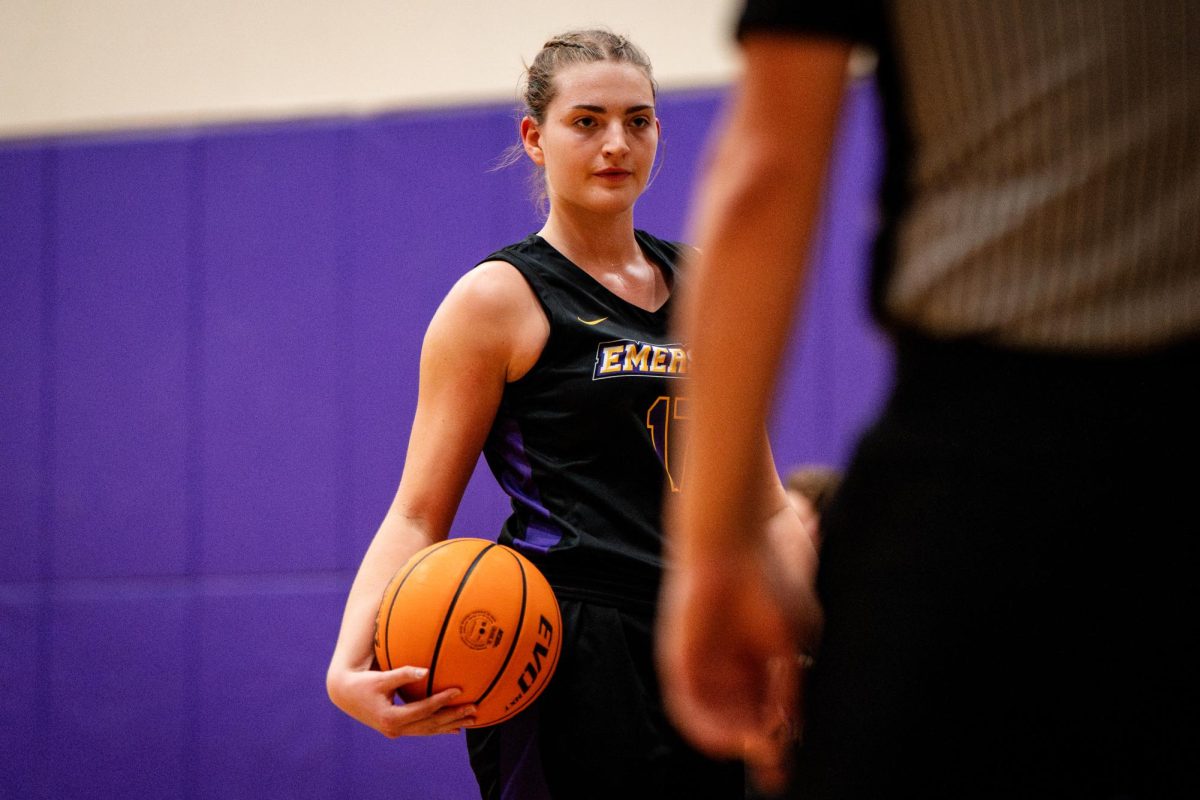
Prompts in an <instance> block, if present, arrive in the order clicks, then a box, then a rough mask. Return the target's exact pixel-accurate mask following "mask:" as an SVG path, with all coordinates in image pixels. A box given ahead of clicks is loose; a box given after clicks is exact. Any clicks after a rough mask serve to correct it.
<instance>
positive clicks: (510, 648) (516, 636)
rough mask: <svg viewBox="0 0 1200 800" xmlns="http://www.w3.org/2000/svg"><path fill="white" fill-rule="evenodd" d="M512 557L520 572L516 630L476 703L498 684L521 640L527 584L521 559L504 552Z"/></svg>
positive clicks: (480, 701)
mask: <svg viewBox="0 0 1200 800" xmlns="http://www.w3.org/2000/svg"><path fill="white" fill-rule="evenodd" d="M505 552H506V553H508V554H509V555H510V556H512V558H513V561H516V562H517V569H519V570H520V571H521V613H520V614H518V615H517V630H516V632H515V633H513V635H512V638H511V639H510V640H509V642H508V652H507V653H506V654H505V655H504V663H503V664H501V665H500V669H498V670H496V674H495V675H494V676H493V677H492V682H491V683H489V684H488V687H487V688H486V689H484V690H483V694H481V695H479V699H478V700H476V701H475V702H476V703H482V702H483V700H484V698H485V697H487V696H488V695H489V694H491V693H492V689H494V688H495V687H496V684H497V683H499V682H500V676H501V675H503V674H504V670H506V669H508V662H509V661H511V660H512V657H513V653H515V652H516V651H517V642H518V641H520V639H521V629H522V628H523V627H524V626H525V605H526V603H527V602H528V601H529V582H528V581H527V580H525V567H524V565H523V564H521V559H519V558H517V556H516V554H515V553H512V552H509V551H507V550H506V551H505Z"/></svg>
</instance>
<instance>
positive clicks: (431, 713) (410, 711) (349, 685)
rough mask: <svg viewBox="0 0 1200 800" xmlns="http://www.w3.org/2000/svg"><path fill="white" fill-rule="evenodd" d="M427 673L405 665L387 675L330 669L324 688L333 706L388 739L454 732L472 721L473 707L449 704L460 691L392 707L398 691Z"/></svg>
mask: <svg viewBox="0 0 1200 800" xmlns="http://www.w3.org/2000/svg"><path fill="white" fill-rule="evenodd" d="M428 674H429V671H428V670H427V669H425V668H423V667H408V666H406V667H399V668H397V669H393V670H389V671H387V672H378V671H376V670H369V669H368V670H350V669H341V670H336V669H333V668H331V669H330V670H329V673H328V675H327V676H326V689H327V690H328V692H329V699H331V700H332V701H333V702H334V705H336V706H337V707H338V708H340V709H342V711H345V712H346V713H347V714H349V715H350V716H352V717H354V718H355V719H356V720H358V721H359V722H361V723H363V724H364V725H367V726H369V727H371V728H374V729H375V730H377V731H379V732H380V733H382V734H383V735H384V736H387V737H388V738H389V739H394V738H396V737H398V736H431V735H434V734H439V733H457V732H458V731H459V730H461V729H462V727H463V726H464V725H469V724H470V723H472V722H474V717H473V716H472V715H473V714H474V713H475V707H474V706H471V705H450V703H451V702H452V701H453V700H454V699H455V698H456V697H458V696H459V695H460V694H461V693H462V692H461V690H460V689H453V688H452V689H446V690H444V691H441V692H438V693H437V694H434V695H430V696H429V697H426V698H425V699H424V700H417V701H414V702H411V703H405V704H403V705H396V704H395V702H394V700H393V698H394V697H395V695H396V690H397V689H399V688H400V687H401V686H405V685H407V684H410V683H416V682H418V681H422V680H424V679H425V677H426V676H427V675H428Z"/></svg>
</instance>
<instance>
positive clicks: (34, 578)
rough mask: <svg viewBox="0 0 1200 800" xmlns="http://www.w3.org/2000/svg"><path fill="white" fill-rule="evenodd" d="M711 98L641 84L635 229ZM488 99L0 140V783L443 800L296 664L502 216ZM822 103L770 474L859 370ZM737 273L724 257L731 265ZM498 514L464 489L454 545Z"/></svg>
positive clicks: (36, 791)
mask: <svg viewBox="0 0 1200 800" xmlns="http://www.w3.org/2000/svg"><path fill="white" fill-rule="evenodd" d="M721 96H722V93H721V92H720V91H718V90H705V91H693V92H669V93H666V94H665V95H664V96H663V97H662V98H661V109H660V112H661V116H662V118H663V126H664V141H663V155H664V158H665V163H664V166H663V168H662V171H661V173H660V174H659V175H658V177H657V178H656V180H655V182H654V184H653V187H652V188H651V189H650V190H649V192H648V193H647V195H646V196H645V197H644V198H643V200H642V201H641V203H640V205H639V209H638V224H639V226H640V227H643V228H646V229H648V230H652V231H654V232H656V233H658V234H659V235H663V236H667V237H673V238H680V237H682V236H683V235H684V233H685V221H686V215H687V208H688V206H689V202H690V198H691V194H692V187H693V185H694V181H695V177H696V173H697V165H698V163H699V162H700V160H701V155H702V151H703V149H704V146H705V142H706V141H707V137H708V135H709V130H710V126H711V123H712V121H713V119H714V117H715V115H716V112H717V110H718V107H719V104H720V101H721ZM515 135H516V126H515V118H514V115H513V112H512V111H511V110H510V109H508V108H505V107H500V106H488V107H470V108H459V109H447V110H441V111H427V112H413V113H400V114H390V115H384V116H377V117H369V118H342V119H330V120H317V121H298V122H291V123H275V124H262V125H242V126H231V127H220V128H200V129H188V130H182V131H167V132H163V131H157V132H131V133H128V134H123V135H105V136H85V137H70V138H55V139H45V140H36V141H22V142H8V143H0V302H2V308H0V312H2V313H0V439H2V442H3V447H2V449H0V470H2V473H3V480H2V481H0V512H2V513H0V642H2V646H0V675H2V676H3V681H0V709H2V713H0V797H12V798H26V797H29V798H56V800H61V799H63V798H84V797H88V798H90V797H111V798H141V797H147V798H149V797H153V798H168V797H175V798H209V797H221V798H234V799H236V798H248V799H249V798H254V799H255V800H257V799H258V798H262V797H268V796H270V797H275V796H279V797H290V798H333V797H345V798H354V800H368V799H369V798H389V800H390V799H392V798H422V799H423V800H438V799H439V798H445V799H446V800H451V799H453V800H458V799H459V798H465V797H472V796H474V792H475V787H474V781H473V779H472V777H471V775H470V773H469V771H468V769H467V766H466V758H465V753H464V745H463V743H462V739H461V738H459V737H440V738H438V739H419V740H405V741H389V740H387V739H385V738H383V737H381V736H379V735H377V734H375V733H373V732H371V731H369V730H367V729H365V728H363V727H362V726H359V725H358V724H356V723H354V722H352V721H351V720H350V719H348V718H346V717H344V716H343V715H342V714H341V713H340V712H338V711H337V710H336V709H334V708H333V706H332V705H331V704H330V703H329V701H328V700H327V699H326V696H325V690H324V670H325V664H326V661H327V658H328V656H329V652H330V650H331V648H332V645H333V641H334V637H335V635H336V631H337V626H338V622H339V617H340V613H341V606H342V602H343V600H344V597H345V593H346V591H347V589H348V587H349V584H350V581H351V579H352V577H353V572H354V569H355V566H356V565H357V562H358V559H359V557H360V556H361V554H362V552H363V550H364V549H365V548H366V545H367V543H368V541H369V539H370V536H371V535H372V533H373V532H374V528H375V526H376V525H377V524H378V522H379V520H380V519H381V518H382V516H383V514H384V512H385V510H386V508H387V506H388V503H389V502H390V500H391V496H392V493H393V491H394V487H395V484H396V481H397V479H398V477H399V474H400V470H401V467H402V464H403V457H404V451H405V445H406V441H407V426H408V424H409V421H410V419H411V416H412V412H413V408H414V405H415V398H416V372H417V369H416V368H417V355H418V351H419V347H420V342H421V337H422V333H423V330H424V327H425V325H426V323H427V322H428V319H429V317H430V315H431V314H432V313H433V310H434V308H435V307H436V304H437V303H438V301H439V300H440V298H441V297H442V296H443V295H444V294H445V292H446V290H447V289H448V288H449V287H450V285H451V284H452V283H453V282H454V281H455V280H456V278H457V277H458V276H459V275H460V274H462V272H463V271H465V270H466V269H467V268H469V267H470V266H472V265H473V264H474V263H475V261H476V260H478V259H479V258H480V257H482V256H484V255H486V254H487V253H489V252H490V251H491V250H493V249H494V248H495V247H497V246H499V245H502V244H505V243H507V242H509V241H511V240H515V239H518V238H521V237H523V236H524V235H526V234H527V233H528V232H530V231H532V230H535V229H536V228H537V226H538V224H539V219H538V217H537V215H536V213H535V211H534V209H533V207H532V204H531V202H530V200H529V199H528V193H527V190H526V183H525V172H524V170H523V169H521V168H510V169H508V170H503V171H499V172H493V171H489V168H490V167H491V165H492V164H493V162H494V161H495V159H496V158H497V157H498V156H499V155H500V154H501V153H502V152H503V150H504V149H505V148H506V147H507V146H508V145H509V144H510V143H511V142H513V141H514V140H515ZM878 138H879V134H878V122H877V119H876V110H875V105H874V102H873V99H872V93H871V91H870V87H869V86H867V85H865V84H860V85H857V86H855V87H853V89H852V92H851V95H850V98H849V101H848V104H847V107H846V114H845V121H844V131H843V134H842V136H841V139H840V142H841V144H840V149H839V153H838V158H837V161H836V164H835V167H834V172H833V175H832V191H831V193H830V197H829V201H828V204H827V205H828V211H827V214H826V224H825V225H824V227H823V229H822V232H821V236H820V240H819V242H818V244H817V272H816V275H815V278H814V280H813V282H812V285H811V290H810V292H809V299H808V301H807V309H806V316H805V322H804V325H803V327H802V329H800V330H798V331H797V337H796V341H797V346H796V347H794V348H793V350H792V353H791V355H790V362H791V364H792V367H793V371H792V372H791V373H790V376H789V377H787V378H785V380H784V384H783V386H782V387H781V391H780V396H779V400H778V406H779V414H778V420H777V422H776V425H775V430H774V434H775V446H776V456H777V460H778V461H779V464H780V466H781V468H785V467H787V466H789V465H791V464H794V463H797V462H800V461H824V462H829V463H835V464H841V463H844V462H845V460H846V459H847V457H848V455H849V450H850V448H851V446H852V442H853V439H854V435H855V433H856V432H857V431H858V429H859V428H860V427H861V425H862V424H863V423H864V421H865V420H866V419H867V417H868V416H869V414H870V412H871V410H872V408H873V406H874V404H875V402H876V401H877V399H878V397H879V395H880V391H881V389H882V386H883V383H884V382H885V381H886V379H887V378H886V373H887V357H886V353H885V350H884V348H883V347H882V343H881V340H880V338H879V337H878V335H877V334H875V333H874V332H873V331H872V329H871V327H870V324H869V322H868V321H867V318H866V312H865V306H864V302H863V300H862V298H863V294H864V293H863V291H862V282H863V280H864V277H865V269H866V260H867V243H868V238H869V232H870V229H871V225H872V224H873V220H874V213H875V206H874V203H873V201H872V196H873V195H872V193H873V189H874V187H875V184H876V181H877V177H878V176H877V173H878V169H879V151H880V148H879V146H878ZM731 268H737V265H731ZM505 507H506V504H505V502H504V500H503V498H502V496H501V495H500V493H499V492H498V490H496V489H495V488H494V487H493V486H492V484H491V481H490V478H489V477H488V476H487V475H486V473H484V472H477V475H476V479H475V480H473V481H472V484H471V486H470V488H469V489H468V492H467V496H466V498H465V499H464V501H463V505H462V508H461V511H460V513H459V515H458V519H457V521H456V523H455V528H454V530H455V533H457V534H469V535H484V536H492V535H494V533H495V531H496V530H497V528H498V526H499V524H500V522H501V520H502V518H503V516H504V513H505Z"/></svg>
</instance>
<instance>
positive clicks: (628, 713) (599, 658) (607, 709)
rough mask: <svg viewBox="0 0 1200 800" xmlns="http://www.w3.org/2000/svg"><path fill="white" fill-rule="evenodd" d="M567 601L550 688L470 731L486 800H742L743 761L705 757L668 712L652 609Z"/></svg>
mask: <svg viewBox="0 0 1200 800" xmlns="http://www.w3.org/2000/svg"><path fill="white" fill-rule="evenodd" d="M560 606H561V608H562V614H563V627H564V639H563V651H562V655H561V657H560V661H559V664H558V668H557V669H556V670H555V673H554V677H553V678H552V679H551V681H550V684H549V686H548V687H547V688H546V691H545V693H544V694H543V695H542V696H541V697H540V698H538V700H537V701H535V703H534V705H533V706H531V707H530V708H529V709H527V710H526V711H524V712H522V713H521V714H519V715H518V716H516V717H515V718H513V719H512V720H510V721H508V722H505V723H502V724H501V725H497V726H494V727H491V728H482V729H479V730H469V731H468V732H467V742H468V746H469V749H470V755H471V767H472V769H473V770H474V772H475V776H476V778H477V780H478V781H479V786H480V791H481V793H482V795H483V797H484V798H485V800H545V799H547V798H554V799H555V800H591V798H596V799H597V800H600V798H604V799H605V800H609V799H611V800H640V799H641V798H655V799H656V800H657V799H658V798H676V797H678V798H702V799H706V798H712V800H741V798H742V797H743V770H742V766H741V765H740V764H738V763H722V762H716V761H712V760H709V759H707V758H705V757H703V756H701V755H700V754H699V753H697V752H696V751H694V750H693V749H692V748H691V747H689V746H688V745H686V744H685V743H684V742H683V740H682V739H681V738H680V737H679V735H678V733H676V731H675V730H674V728H672V727H671V725H670V724H669V723H668V722H667V720H666V718H665V716H664V714H663V710H662V701H661V697H660V694H659V689H658V682H657V679H656V672H655V667H654V660H653V656H654V652H653V644H652V638H651V636H652V634H653V621H652V619H651V616H650V614H649V613H645V614H638V613H633V612H630V611H625V610H619V609H616V608H611V607H608V606H601V605H594V604H590V603H583V602H580V601H577V600H561V601H560Z"/></svg>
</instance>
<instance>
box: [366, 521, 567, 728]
mask: <svg viewBox="0 0 1200 800" xmlns="http://www.w3.org/2000/svg"><path fill="white" fill-rule="evenodd" d="M561 647H562V617H561V616H560V615H559V611H558V601H557V600H556V599H555V598H554V592H553V591H552V590H551V588H550V584H549V583H547V582H546V578H545V577H544V576H543V575H542V573H541V572H539V571H538V570H537V567H535V566H534V565H533V564H531V563H530V562H529V560H528V559H526V558H525V557H524V556H523V555H521V554H520V553H518V552H517V551H515V550H513V549H511V548H508V547H505V546H503V545H498V544H496V543H495V542H489V541H487V540H486V539H447V540H446V541H444V542H438V543H437V544H434V545H430V546H429V547H426V548H424V549H423V550H419V551H418V552H416V553H415V554H413V557H412V558H410V559H409V560H408V563H406V564H405V565H404V566H403V567H401V568H400V571H399V572H397V573H396V576H395V577H394V578H392V580H391V582H390V583H389V584H388V586H387V589H386V590H385V591H384V593H383V601H382V602H381V603H380V606H379V614H378V616H377V617H376V618H375V657H376V659H377V660H378V661H379V666H380V668H381V669H384V670H389V669H395V668H396V667H402V666H406V665H411V666H423V667H428V668H429V676H428V677H427V678H426V679H425V680H424V681H422V682H421V683H420V684H415V683H414V684H410V685H408V686H404V687H402V689H401V691H400V696H401V697H403V698H404V699H405V700H406V701H412V700H420V699H421V698H423V697H428V696H429V695H431V694H435V693H437V692H440V691H442V690H443V689H449V688H451V687H458V688H460V689H462V692H463V693H462V695H460V696H459V697H458V698H456V699H455V704H456V705H458V704H466V703H472V704H474V705H475V706H476V708H477V709H478V711H477V713H476V714H475V722H474V724H473V725H471V726H469V727H473V728H482V727H484V726H487V725H495V724H496V723H497V722H502V721H504V720H506V719H508V718H509V717H511V716H513V715H514V714H516V713H517V712H518V711H520V710H521V709H523V708H525V707H526V706H528V705H529V704H530V703H531V702H533V700H534V698H536V697H537V696H538V695H539V694H541V692H542V690H543V689H545V688H546V684H547V683H548V682H549V680H550V676H551V675H552V674H553V673H554V668H555V666H557V665H558V654H559V651H560V649H561Z"/></svg>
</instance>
